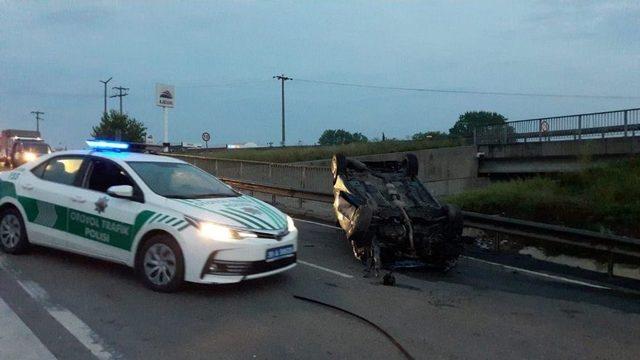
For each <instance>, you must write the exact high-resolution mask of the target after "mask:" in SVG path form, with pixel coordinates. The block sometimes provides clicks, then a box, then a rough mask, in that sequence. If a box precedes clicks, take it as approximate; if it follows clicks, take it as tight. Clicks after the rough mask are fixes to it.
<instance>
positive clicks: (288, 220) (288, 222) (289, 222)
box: [287, 216, 298, 232]
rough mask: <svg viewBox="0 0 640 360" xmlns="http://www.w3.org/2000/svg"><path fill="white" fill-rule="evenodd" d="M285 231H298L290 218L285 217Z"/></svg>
mask: <svg viewBox="0 0 640 360" xmlns="http://www.w3.org/2000/svg"><path fill="white" fill-rule="evenodd" d="M287 230H289V232H291V231H298V228H296V224H295V223H294V222H293V219H292V218H291V216H287Z"/></svg>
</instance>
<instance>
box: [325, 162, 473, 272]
mask: <svg viewBox="0 0 640 360" xmlns="http://www.w3.org/2000/svg"><path fill="white" fill-rule="evenodd" d="M331 172H332V174H333V179H334V186H333V190H334V203H333V207H334V211H335V214H336V217H337V220H338V223H339V224H340V227H341V228H342V229H343V230H344V231H345V232H346V235H347V239H348V240H349V241H350V243H351V246H352V248H353V254H354V256H355V257H356V258H357V259H359V260H361V261H363V262H365V263H366V264H368V265H369V268H370V269H371V270H374V271H375V272H376V275H377V272H378V271H379V269H381V268H384V269H389V270H394V269H398V268H408V267H432V268H437V269H440V270H442V271H447V270H449V269H450V268H451V267H453V266H454V265H455V264H456V262H457V259H458V257H459V256H460V254H461V253H462V215H461V213H460V211H459V210H458V209H457V208H455V207H454V206H451V205H442V204H440V203H439V202H438V200H437V199H436V198H434V197H433V196H432V195H431V193H430V192H429V191H428V190H427V188H426V187H425V186H424V184H422V182H420V180H418V178H417V175H418V161H417V158H416V157H415V155H413V154H407V155H406V156H405V158H404V160H402V161H377V162H369V161H358V160H355V159H347V158H345V157H344V156H343V155H341V154H336V155H334V157H333V159H332V163H331Z"/></svg>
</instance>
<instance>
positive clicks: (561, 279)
mask: <svg viewBox="0 0 640 360" xmlns="http://www.w3.org/2000/svg"><path fill="white" fill-rule="evenodd" d="M463 257H464V258H465V259H470V260H474V261H477V262H481V263H485V264H489V265H494V266H500V267H502V268H505V269H509V270H514V271H519V272H522V273H525V274H530V275H535V276H540V277H544V278H548V279H553V280H557V281H563V282H566V283H570V284H576V285H582V286H587V287H591V288H594V289H603V290H611V288H609V287H606V286H602V285H596V284H592V283H589V282H585V281H580V280H574V279H569V278H566V277H564V276H557V275H551V274H547V273H541V272H537V271H533V270H527V269H522V268H519V267H515V266H509V265H504V264H500V263H496V262H493V261H487V260H482V259H478V258H474V257H471V256H463Z"/></svg>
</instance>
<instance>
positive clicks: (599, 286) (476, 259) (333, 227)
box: [295, 218, 611, 290]
mask: <svg viewBox="0 0 640 360" xmlns="http://www.w3.org/2000/svg"><path fill="white" fill-rule="evenodd" d="M295 220H296V221H302V222H306V223H309V224H313V225H318V226H322V227H326V228H330V229H336V230H342V229H341V228H339V227H337V226H333V225H327V224H323V223H320V222H316V221H310V220H302V219H298V218H295ZM462 257H463V258H466V259H470V260H475V261H478V262H483V263H486V264H490V265H494V266H501V267H503V268H505V269H509V270H514V271H519V272H522V273H526V274H530V275H535V276H540V277H545V278H548V279H553V280H557V281H563V282H566V283H570V284H575V285H582V286H587V287H591V288H594V289H601V290H611V288H610V287H607V286H602V285H597V284H592V283H589V282H586V281H580V280H574V279H570V278H566V277H564V276H557V275H551V274H547V273H541V272H537V271H533V270H527V269H523V268H519V267H515V266H510V265H504V264H500V263H496V262H492V261H487V260H482V259H478V258H475V257H471V256H462ZM298 262H301V261H298ZM326 270H329V271H330V272H331V271H333V270H331V269H326Z"/></svg>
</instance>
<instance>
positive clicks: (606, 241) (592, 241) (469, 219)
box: [221, 178, 640, 275]
mask: <svg viewBox="0 0 640 360" xmlns="http://www.w3.org/2000/svg"><path fill="white" fill-rule="evenodd" d="M221 180H223V181H224V182H226V183H227V184H229V185H231V186H232V187H235V188H237V189H240V190H245V191H250V192H252V193H253V192H259V193H265V194H271V195H272V202H273V203H275V196H287V197H292V198H297V199H304V200H311V201H318V202H322V203H333V194H330V193H322V192H313V191H306V190H300V189H294V188H287V187H280V186H273V185H261V184H257V183H253V182H248V181H240V180H236V179H228V178H222V179H221ZM462 214H463V217H464V225H465V226H466V227H470V228H476V229H481V230H485V231H494V232H497V233H501V234H509V235H516V236H521V237H525V238H531V239H535V240H540V241H546V242H550V243H555V244H562V245H569V246H573V247H577V248H582V249H588V250H592V251H597V252H601V253H603V254H604V255H606V256H607V262H608V269H607V272H608V273H609V275H613V265H614V263H615V255H623V256H627V257H633V258H639V259H640V239H634V238H629V237H624V236H617V235H611V234H602V233H598V232H595V231H588V230H582V229H575V228H569V227H565V226H558V225H551V224H545V223H539V222H533V221H527V220H520V219H513V218H507V217H503V216H496V215H486V214H479V213H475V212H470V211H463V212H462Z"/></svg>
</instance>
